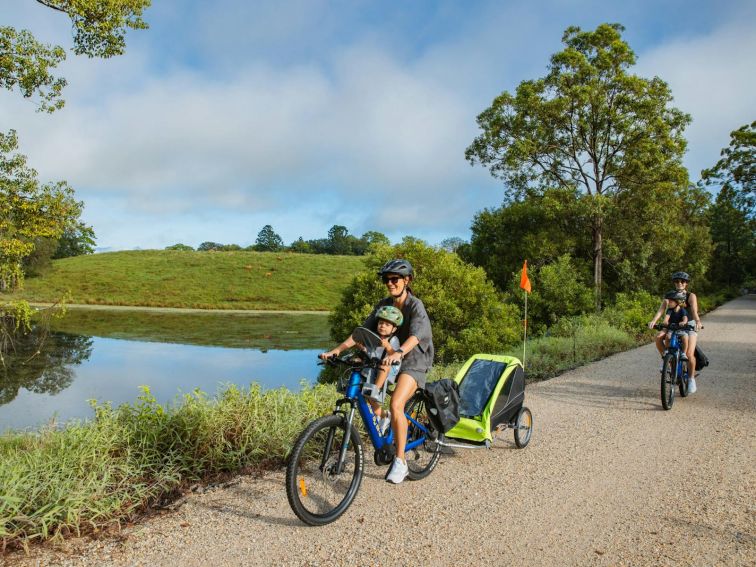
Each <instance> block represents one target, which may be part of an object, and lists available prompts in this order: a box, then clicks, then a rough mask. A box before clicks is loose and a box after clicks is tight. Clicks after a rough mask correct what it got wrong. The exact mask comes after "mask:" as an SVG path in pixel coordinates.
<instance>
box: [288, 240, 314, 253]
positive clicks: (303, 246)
mask: <svg viewBox="0 0 756 567" xmlns="http://www.w3.org/2000/svg"><path fill="white" fill-rule="evenodd" d="M289 249H290V250H291V251H292V252H298V253H300V254H311V253H312V248H311V247H310V245H309V243H307V242H305V240H304V239H303V238H302V237H301V236H300V237H299V238H297V239H296V240H295V241H294V242H292V243H291V246H290V247H289Z"/></svg>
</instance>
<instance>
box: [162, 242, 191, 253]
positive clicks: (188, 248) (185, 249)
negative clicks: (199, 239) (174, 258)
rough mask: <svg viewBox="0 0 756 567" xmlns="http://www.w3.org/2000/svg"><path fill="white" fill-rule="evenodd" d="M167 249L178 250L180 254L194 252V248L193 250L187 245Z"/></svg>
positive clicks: (176, 245) (172, 246) (174, 245)
mask: <svg viewBox="0 0 756 567" xmlns="http://www.w3.org/2000/svg"><path fill="white" fill-rule="evenodd" d="M165 249H166V250H177V251H179V252H194V248H192V247H191V246H189V245H187V244H181V243H178V244H173V245H171V246H166V247H165Z"/></svg>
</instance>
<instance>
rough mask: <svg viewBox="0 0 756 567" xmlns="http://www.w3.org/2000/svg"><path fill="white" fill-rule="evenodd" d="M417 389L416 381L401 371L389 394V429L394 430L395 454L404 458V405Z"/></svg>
mask: <svg viewBox="0 0 756 567" xmlns="http://www.w3.org/2000/svg"><path fill="white" fill-rule="evenodd" d="M415 390H417V382H416V381H415V379H414V378H413V377H412V376H410V375H409V374H406V373H402V374H399V377H398V378H397V379H396V387H395V388H394V393H393V394H391V429H393V430H394V440H395V443H396V456H397V458H399V459H402V460H404V447H405V446H406V445H407V418H406V417H405V416H404V406H406V405H407V401H408V400H409V399H410V398H411V397H412V395H413V394H414V393H415Z"/></svg>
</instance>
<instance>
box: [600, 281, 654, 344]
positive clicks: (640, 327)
mask: <svg viewBox="0 0 756 567" xmlns="http://www.w3.org/2000/svg"><path fill="white" fill-rule="evenodd" d="M660 303H661V295H651V294H650V293H648V292H647V291H636V292H631V293H618V294H617V295H616V296H615V298H614V303H613V304H612V305H611V306H610V307H608V308H607V309H606V310H605V311H604V313H603V316H604V318H605V319H606V320H607V321H608V323H609V324H610V325H612V326H614V327H618V328H620V329H622V330H624V331H625V332H626V333H629V334H630V335H632V336H635V337H640V336H642V335H643V334H645V329H646V328H647V327H646V325H647V324H648V322H649V321H650V320H651V318H652V317H653V316H654V313H655V312H656V310H657V309H658V308H659V305H660Z"/></svg>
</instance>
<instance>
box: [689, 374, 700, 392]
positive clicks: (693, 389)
mask: <svg viewBox="0 0 756 567" xmlns="http://www.w3.org/2000/svg"><path fill="white" fill-rule="evenodd" d="M696 390H698V388H696V379H695V378H693V376H691V377H690V378H688V394H695V393H696Z"/></svg>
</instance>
